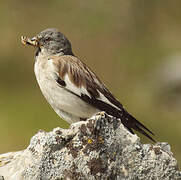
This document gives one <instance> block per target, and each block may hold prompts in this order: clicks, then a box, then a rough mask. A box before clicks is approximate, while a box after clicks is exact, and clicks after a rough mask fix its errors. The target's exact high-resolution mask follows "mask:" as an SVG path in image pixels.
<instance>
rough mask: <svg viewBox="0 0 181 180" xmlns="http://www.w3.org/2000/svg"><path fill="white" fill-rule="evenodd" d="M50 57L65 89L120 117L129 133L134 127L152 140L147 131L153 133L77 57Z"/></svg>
mask: <svg viewBox="0 0 181 180" xmlns="http://www.w3.org/2000/svg"><path fill="white" fill-rule="evenodd" d="M51 59H52V62H53V64H54V65H55V66H56V67H57V68H58V71H57V72H58V73H57V79H56V80H57V82H58V83H59V84H60V85H61V86H62V87H64V88H65V89H66V90H67V91H69V92H70V93H72V94H74V95H75V96H77V97H79V98H80V99H82V100H83V101H84V102H86V103H88V104H90V105H91V106H93V107H95V108H97V109H99V110H100V111H105V112H106V113H107V114H109V115H112V116H114V117H117V118H120V119H121V121H122V123H123V124H124V126H125V127H127V129H128V130H129V131H130V132H131V133H133V134H134V132H133V129H134V130H136V131H138V132H140V133H142V134H143V135H145V136H146V137H148V138H149V139H151V140H152V141H154V139H153V138H152V137H151V136H150V135H149V133H150V134H152V135H154V134H153V133H152V132H151V131H150V130H149V129H147V128H146V127H145V126H144V125H143V124H142V123H140V122H139V121H138V120H136V119H135V118H134V117H133V116H132V115H130V114H129V113H128V112H127V111H126V110H125V109H124V108H123V106H122V104H121V103H120V102H119V101H118V100H117V99H116V98H115V97H114V96H113V95H112V94H111V92H110V91H109V90H108V89H107V88H106V86H105V85H104V84H103V83H102V82H101V81H100V80H99V78H98V77H97V76H96V75H95V74H94V73H93V72H92V71H91V70H90V69H89V68H88V67H87V66H86V65H85V64H84V63H83V62H81V61H80V60H79V59H78V58H77V57H75V56H69V55H66V56H59V57H57V56H56V57H55V56H54V57H51ZM154 142H155V141H154Z"/></svg>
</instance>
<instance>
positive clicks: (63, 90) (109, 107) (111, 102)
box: [21, 28, 155, 142]
mask: <svg viewBox="0 0 181 180" xmlns="http://www.w3.org/2000/svg"><path fill="white" fill-rule="evenodd" d="M21 42H22V43H23V44H24V45H30V46H34V47H36V53H35V63H34V72H35V76H36V79H37V82H38V84H39V87H40V89H41V91H42V94H43V95H44V97H45V98H46V100H47V101H48V103H49V104H50V105H51V107H52V108H53V109H54V111H55V112H56V113H57V114H58V115H59V116H60V117H61V118H63V119H64V120H65V121H67V122H68V123H70V124H71V123H74V122H78V121H86V120H87V119H88V118H90V117H91V116H93V115H94V114H96V113H98V112H102V111H104V112H106V113H107V114H108V115H111V116H113V117H116V118H119V119H121V122H122V124H123V125H124V126H125V127H126V128H127V129H128V130H129V131H130V132H131V133H132V134H135V132H134V130H135V131H137V132H140V133H141V134H143V135H145V136H146V137H147V138H149V139H150V140H152V141H153V142H155V140H154V139H153V138H152V135H154V133H153V132H151V131H150V130H149V129H148V128H147V127H146V126H145V125H143V124H142V123H141V122H139V121H138V120H137V119H136V118H134V117H133V116H132V115H131V114H130V113H128V112H127V110H126V109H125V108H124V107H123V105H122V104H121V103H120V102H119V101H118V100H117V99H116V98H115V96H114V95H113V94H112V93H111V92H110V91H109V90H108V88H107V87H106V86H105V84H104V83H103V82H102V81H101V80H100V79H99V78H98V77H97V76H96V74H95V73H94V72H93V71H92V70H91V69H90V68H89V67H88V66H87V65H86V64H85V63H84V62H83V61H81V60H80V59H79V58H78V57H77V56H76V55H75V54H74V53H73V51H72V45H71V43H70V41H69V40H68V39H67V37H66V36H65V35H64V34H63V33H61V32H60V31H59V30H58V29H56V28H48V29H45V30H43V31H42V32H40V33H38V34H37V35H36V36H34V37H33V38H29V37H27V36H21Z"/></svg>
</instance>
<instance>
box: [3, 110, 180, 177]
mask: <svg viewBox="0 0 181 180" xmlns="http://www.w3.org/2000/svg"><path fill="white" fill-rule="evenodd" d="M0 175H2V176H3V177H4V179H5V180H6V179H8V180H60V179H75V180H77V179H90V180H94V179H113V180H114V179H118V180H119V179H121V180H124V179H128V180H132V179H134V180H135V179H139V180H141V179H144V180H146V179H158V180H160V179H165V180H167V179H168V180H169V179H171V180H172V179H173V180H175V179H181V172H179V171H178V168H177V161H176V160H175V159H174V158H173V156H172V152H171V151H170V146H169V145H168V144H167V143H157V144H155V145H152V144H141V143H140V139H139V138H138V137H137V135H132V134H130V133H129V132H128V131H127V130H126V129H125V128H124V127H123V125H122V124H121V123H120V120H117V119H114V118H112V117H109V116H107V115H105V114H104V113H100V114H98V115H96V116H93V117H92V118H91V119H89V120H88V121H86V122H78V123H75V124H72V125H71V127H70V129H61V128H55V129H54V130H53V131H51V132H48V133H47V132H44V131H39V132H38V133H37V134H36V135H35V136H34V137H32V139H31V142H30V145H29V146H28V147H27V149H25V150H23V151H19V152H11V153H7V154H2V155H0ZM0 178H1V176H0ZM2 179H3V178H2Z"/></svg>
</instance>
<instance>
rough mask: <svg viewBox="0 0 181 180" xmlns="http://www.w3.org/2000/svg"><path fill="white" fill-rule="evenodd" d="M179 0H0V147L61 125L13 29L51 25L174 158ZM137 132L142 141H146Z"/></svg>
mask: <svg viewBox="0 0 181 180" xmlns="http://www.w3.org/2000/svg"><path fill="white" fill-rule="evenodd" d="M180 7H181V1H167V0H165V1H161V0H152V1H145V0H139V1H136V0H131V1H129V0H120V1H111V0H104V1H103V0H97V1H95V0H92V1H85V0H77V1H75V0H69V1H67V0H54V1H48V0H39V1H35V0H32V1H24V0H1V1H0V32H1V40H0V82H1V83H0V153H5V152H8V151H17V150H21V149H23V148H26V146H27V145H28V144H29V141H30V138H31V137H32V136H33V135H34V134H35V133H36V132H37V131H38V130H39V129H43V130H46V131H50V130H52V128H55V127H57V126H60V127H63V128H67V127H68V124H67V123H66V122H64V121H63V120H61V119H60V118H59V117H58V116H57V115H56V113H55V112H54V111H53V110H52V109H51V108H50V106H49V105H48V104H47V102H46V101H45V99H44V97H43V96H42V94H41V92H40V89H39V87H38V85H37V82H36V79H35V76H34V72H33V64H34V51H35V50H34V49H33V48H32V47H25V46H23V45H22V44H21V42H20V36H21V35H26V36H30V37H31V36H33V35H35V34H36V33H39V32H40V31H42V30H44V29H46V28H49V27H56V28H59V29H60V31H61V32H63V33H64V34H65V35H66V36H67V37H68V39H69V40H70V41H71V42H72V47H73V51H74V53H75V54H76V55H77V56H79V57H80V58H81V59H82V60H83V61H84V62H85V63H86V64H88V65H89V67H91V69H93V70H94V72H96V74H97V75H98V76H99V77H100V78H101V79H102V80H103V82H104V83H105V84H106V85H107V86H108V88H109V89H110V90H111V91H112V92H113V94H114V95H115V96H116V97H117V98H118V99H119V100H120V101H121V102H122V104H124V106H125V107H126V108H127V110H128V111H129V112H130V113H131V114H133V115H134V116H135V117H137V119H138V120H140V121H141V122H143V123H144V124H145V125H146V126H147V127H149V128H150V129H151V130H152V131H153V132H154V133H155V134H156V139H157V140H158V141H164V142H168V143H169V144H170V145H171V147H172V151H173V152H174V156H175V157H176V158H177V160H178V163H179V164H180V166H181V141H180V139H181V74H180V69H181V23H180V20H181V11H180ZM142 139H143V142H146V143H149V141H148V140H146V139H144V138H142Z"/></svg>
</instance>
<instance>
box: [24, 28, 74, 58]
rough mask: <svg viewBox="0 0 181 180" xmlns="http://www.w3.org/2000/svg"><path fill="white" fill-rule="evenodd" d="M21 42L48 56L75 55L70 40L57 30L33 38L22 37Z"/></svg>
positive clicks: (46, 31) (47, 31) (49, 30)
mask: <svg viewBox="0 0 181 180" xmlns="http://www.w3.org/2000/svg"><path fill="white" fill-rule="evenodd" d="M21 42H22V43H23V44H24V45H31V46H34V47H37V48H38V50H39V51H41V52H45V53H47V54H48V55H55V54H60V55H73V53H72V48H71V43H70V42H69V40H68V39H67V38H66V37H65V36H64V35H63V34H62V33H61V32H59V31H58V29H55V28H50V29H46V30H44V31H42V32H40V33H39V34H37V35H36V36H35V37H33V38H28V37H26V36H22V37H21Z"/></svg>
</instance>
